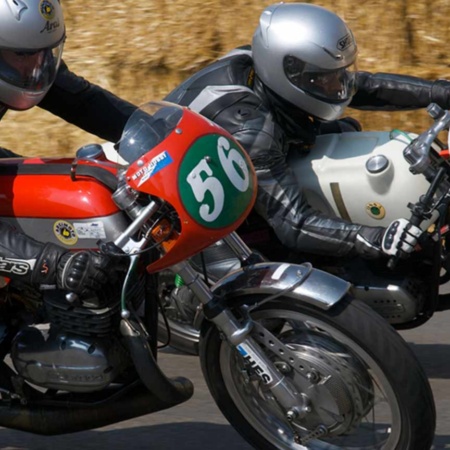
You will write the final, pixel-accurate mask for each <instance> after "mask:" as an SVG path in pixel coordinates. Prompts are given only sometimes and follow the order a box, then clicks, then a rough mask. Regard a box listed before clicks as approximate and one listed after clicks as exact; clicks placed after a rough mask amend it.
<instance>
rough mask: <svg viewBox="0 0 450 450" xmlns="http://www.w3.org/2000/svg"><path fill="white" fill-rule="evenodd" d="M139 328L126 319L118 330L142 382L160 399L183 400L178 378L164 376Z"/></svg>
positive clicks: (177, 401)
mask: <svg viewBox="0 0 450 450" xmlns="http://www.w3.org/2000/svg"><path fill="white" fill-rule="evenodd" d="M139 329H140V327H139V325H138V324H137V323H136V322H132V321H130V320H126V319H122V321H121V322H120V332H121V334H122V336H123V337H124V341H125V344H126V345H127V348H128V351H129V353H130V356H131V359H132V360H133V363H134V367H135V369H136V371H137V373H138V375H139V377H140V379H141V381H142V383H144V385H145V387H146V388H147V389H148V390H149V391H150V392H152V393H153V394H154V395H155V396H156V397H158V398H159V399H160V400H161V401H170V402H176V403H179V402H180V401H183V400H182V398H183V396H184V393H183V389H182V386H179V379H174V380H172V379H169V378H167V377H166V375H165V374H164V372H163V371H162V370H161V369H160V368H159V366H158V364H157V362H156V360H155V358H154V356H153V353H152V351H151V349H150V346H149V344H148V341H147V340H146V339H145V337H144V336H143V335H142V334H141V332H140V331H139ZM180 388H181V389H180ZM192 389H193V388H192Z"/></svg>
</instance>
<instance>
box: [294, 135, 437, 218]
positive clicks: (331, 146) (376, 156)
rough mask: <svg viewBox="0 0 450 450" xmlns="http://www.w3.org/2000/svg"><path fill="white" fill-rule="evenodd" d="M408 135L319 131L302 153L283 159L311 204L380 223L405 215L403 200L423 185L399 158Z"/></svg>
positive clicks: (408, 199)
mask: <svg viewBox="0 0 450 450" xmlns="http://www.w3.org/2000/svg"><path fill="white" fill-rule="evenodd" d="M414 137H415V135H412V134H408V135H406V134H402V133H400V132H397V131H393V132H372V131H369V132H353V133H340V134H328V135H322V136H318V137H317V142H316V144H315V146H314V147H313V148H312V149H311V151H310V152H309V153H308V154H303V155H300V154H298V153H293V154H291V155H290V156H289V163H290V165H291V167H292V168H293V170H294V172H295V174H296V177H297V179H298V180H299V183H300V185H301V186H303V187H304V191H305V195H306V197H307V199H308V202H309V203H310V204H311V206H313V207H314V208H315V209H318V210H321V211H323V212H325V213H327V214H328V215H336V216H338V217H342V218H344V219H347V220H349V221H351V222H354V223H359V224H362V225H371V226H386V225H388V224H389V223H390V222H392V221H393V220H395V219H398V218H400V217H404V218H409V217H410V216H411V212H410V210H409V209H408V208H407V204H408V203H409V202H416V201H417V200H418V199H419V197H420V196H421V195H422V194H424V193H425V192H426V190H427V189H428V186H429V184H428V182H427V181H426V179H425V177H423V176H422V175H413V174H412V173H411V172H410V171H409V165H408V163H407V162H406V161H405V159H404V158H403V149H404V148H405V147H406V145H407V144H408V143H409V141H410V140H411V139H413V138H414Z"/></svg>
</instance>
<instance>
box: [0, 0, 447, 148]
mask: <svg viewBox="0 0 450 450" xmlns="http://www.w3.org/2000/svg"><path fill="white" fill-rule="evenodd" d="M271 3H273V2H272V1H270V0H269V1H261V0H144V1H137V0H120V1H117V0H97V1H96V2H94V3H89V4H84V8H83V7H81V6H80V2H79V1H76V0H62V5H63V9H64V13H65V18H66V28H67V41H66V46H65V49H64V55H63V58H64V60H65V61H66V63H67V64H68V66H69V68H70V69H71V70H72V71H74V72H76V73H77V74H78V75H81V76H83V77H84V78H86V79H88V80H89V81H91V82H93V83H96V84H99V85H101V86H103V87H105V88H107V89H109V90H110V91H112V92H114V93H115V94H116V95H118V96H120V97H123V98H124V99H126V100H128V101H131V102H133V103H136V104H142V103H144V102H146V101H149V100H158V99H161V98H162V97H164V95H165V94H167V93H168V92H169V91H170V90H172V89H173V88H174V87H175V86H176V85H177V84H178V83H179V82H180V81H181V80H183V79H184V78H186V77H187V76H189V75H190V74H192V73H193V72H195V71H197V70H198V69H200V68H201V67H203V66H205V65H206V64H208V63H209V62H211V61H213V60H214V59H215V58H217V57H218V56H221V55H223V54H225V53H226V52H228V51H230V50H232V49H233V48H234V47H236V46H239V45H244V44H248V43H250V42H251V38H252V34H253V31H254V29H255V27H256V26H257V24H258V19H259V15H260V13H261V11H262V10H263V9H264V7H265V6H267V5H269V4H271ZM308 3H315V4H317V5H321V6H324V7H326V8H329V9H331V10H332V11H334V12H335V13H337V14H339V15H340V16H341V17H342V18H343V19H344V20H345V21H346V22H347V23H348V24H349V26H350V28H351V29H352V30H353V32H354V34H355V37H356V40H357V43H358V47H359V59H358V68H359V70H367V71H371V72H396V73H402V74H410V75H416V76H422V77H424V78H427V79H436V78H447V79H450V57H449V56H448V47H449V46H448V36H449V35H450V34H449V27H450V1H449V0H433V2H430V1H429V0H399V1H392V0H364V1H363V2H355V1H354V0H333V1H331V0H330V1H328V0H322V1H312V2H308ZM449 96H450V92H449ZM347 115H352V116H353V117H356V118H358V119H359V120H360V121H361V122H362V124H363V127H364V129H365V130H390V129H392V128H401V129H403V130H407V131H415V132H420V131H422V130H423V129H424V128H425V127H426V126H427V124H428V123H429V118H428V115H427V113H426V112H425V110H419V111H413V112H408V113H386V112H378V113H373V112H363V113H361V112H357V111H354V110H350V109H348V111H347ZM1 125H2V141H1V145H2V146H4V147H6V148H9V149H11V150H13V151H16V152H18V153H20V154H23V155H30V156H31V155H35V156H45V155H66V156H69V155H73V154H74V153H75V151H76V149H77V148H78V147H80V146H82V145H84V144H87V143H91V142H99V141H100V140H99V139H98V138H96V137H94V136H92V135H89V134H87V133H85V132H82V131H81V130H78V129H77V128H76V127H74V126H72V125H69V124H66V123H65V122H64V121H62V120H61V119H59V118H57V117H54V116H52V115H51V114H49V113H47V112H46V111H43V110H41V109H40V108H39V107H36V108H33V109H32V110H29V111H25V112H14V111H9V112H8V113H7V114H6V116H5V117H4V118H3V120H2V124H1Z"/></svg>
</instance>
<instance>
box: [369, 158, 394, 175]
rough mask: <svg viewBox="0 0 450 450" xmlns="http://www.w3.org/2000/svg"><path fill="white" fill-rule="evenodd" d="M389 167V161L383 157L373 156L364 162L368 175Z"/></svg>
mask: <svg viewBox="0 0 450 450" xmlns="http://www.w3.org/2000/svg"><path fill="white" fill-rule="evenodd" d="M388 166H389V160H388V159H387V158H386V156H384V155H375V156H372V157H370V158H369V159H368V160H367V161H366V169H367V171H368V172H369V173H380V172H383V171H384V170H386V169H387V168H388Z"/></svg>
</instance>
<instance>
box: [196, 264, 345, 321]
mask: <svg viewBox="0 0 450 450" xmlns="http://www.w3.org/2000/svg"><path fill="white" fill-rule="evenodd" d="M350 287H351V284H350V283H348V282H347V281H344V280H342V279H341V278H338V277H336V276H334V275H331V274H329V273H328V272H324V271H322V270H319V269H314V268H313V267H311V265H310V264H289V263H276V262H263V263H258V264H253V265H251V266H248V267H244V268H242V269H239V270H236V271H233V272H231V273H229V274H228V275H225V276H224V277H223V278H221V279H220V280H219V281H218V282H217V283H216V284H214V285H213V286H212V287H211V290H212V292H213V293H214V294H215V295H217V296H218V297H220V298H223V299H224V300H225V301H226V303H227V305H228V306H230V307H232V306H233V305H234V304H237V303H239V302H240V298H241V297H243V296H249V295H252V294H267V295H268V296H270V295H277V294H280V295H283V296H285V297H291V298H292V299H294V300H297V301H301V302H305V303H308V304H310V305H313V306H316V307H318V308H321V309H324V310H327V309H330V308H331V307H332V306H333V305H335V304H336V303H338V302H339V301H340V300H341V299H342V298H343V297H344V296H345V295H346V294H347V293H348V291H349V289H350ZM259 300H261V299H260V298H259ZM255 301H256V300H255ZM246 303H247V302H246ZM247 304H248V303H247ZM203 319H204V316H203V314H201V315H199V316H198V317H197V320H196V321H195V327H196V328H198V329H200V328H201V325H202V322H203Z"/></svg>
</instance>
